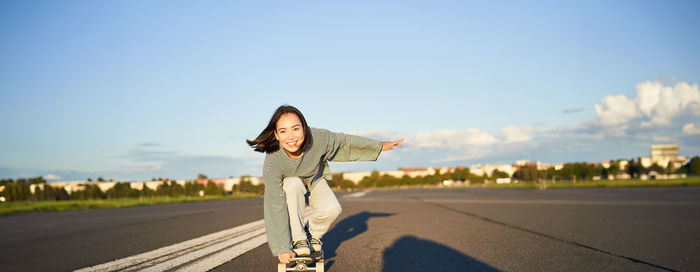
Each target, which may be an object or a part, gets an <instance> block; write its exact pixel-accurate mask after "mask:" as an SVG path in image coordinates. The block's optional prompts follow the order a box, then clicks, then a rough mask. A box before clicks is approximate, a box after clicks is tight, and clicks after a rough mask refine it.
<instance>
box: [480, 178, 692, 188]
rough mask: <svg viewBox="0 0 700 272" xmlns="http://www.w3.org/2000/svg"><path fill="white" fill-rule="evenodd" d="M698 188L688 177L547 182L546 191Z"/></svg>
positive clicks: (515, 185) (523, 184)
mask: <svg viewBox="0 0 700 272" xmlns="http://www.w3.org/2000/svg"><path fill="white" fill-rule="evenodd" d="M695 186H700V177H689V178H683V179H666V180H663V179H662V180H639V179H630V180H601V181H578V182H576V183H574V182H570V181H558V182H555V183H552V181H551V180H548V181H547V189H552V188H619V187H695ZM481 187H485V188H522V189H538V188H540V186H539V184H538V183H534V182H519V183H510V184H485V185H482V186H481Z"/></svg>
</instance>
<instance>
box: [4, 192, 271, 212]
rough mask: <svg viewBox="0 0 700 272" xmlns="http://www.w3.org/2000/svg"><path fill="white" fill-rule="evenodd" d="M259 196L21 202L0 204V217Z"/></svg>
mask: <svg viewBox="0 0 700 272" xmlns="http://www.w3.org/2000/svg"><path fill="white" fill-rule="evenodd" d="M253 197H260V195H257V194H252V193H240V194H233V195H227V196H204V197H153V198H141V199H139V198H122V199H98V200H66V201H38V202H31V201H23V202H5V203H0V216H2V215H12V214H24V213H42V212H62V211H79V210H91V209H108V208H123V207H135V206H149V205H159V204H171V203H187V202H200V201H213V200H222V199H237V198H253Z"/></svg>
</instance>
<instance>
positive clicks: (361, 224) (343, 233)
mask: <svg viewBox="0 0 700 272" xmlns="http://www.w3.org/2000/svg"><path fill="white" fill-rule="evenodd" d="M392 215H394V214H393V213H371V212H366V211H364V212H361V213H358V214H355V215H351V216H349V217H347V218H345V219H343V220H342V221H340V222H338V224H336V225H335V227H333V228H332V229H331V230H330V231H329V232H327V233H326V234H325V235H324V236H323V240H324V241H323V254H324V257H325V259H326V269H329V268H330V267H331V266H333V262H334V260H330V259H331V258H334V257H335V256H336V252H335V251H336V250H337V249H338V247H340V244H342V243H343V242H345V241H347V240H350V239H352V238H353V237H355V236H357V235H359V234H361V233H363V232H365V231H367V220H369V219H370V218H372V217H387V216H392Z"/></svg>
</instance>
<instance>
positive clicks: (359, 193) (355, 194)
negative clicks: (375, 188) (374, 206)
mask: <svg viewBox="0 0 700 272" xmlns="http://www.w3.org/2000/svg"><path fill="white" fill-rule="evenodd" d="M370 191H371V190H364V191H362V192H356V193H352V194H349V195H346V196H344V197H343V198H346V197H348V198H360V197H363V196H365V195H366V194H367V193H369V192H370Z"/></svg>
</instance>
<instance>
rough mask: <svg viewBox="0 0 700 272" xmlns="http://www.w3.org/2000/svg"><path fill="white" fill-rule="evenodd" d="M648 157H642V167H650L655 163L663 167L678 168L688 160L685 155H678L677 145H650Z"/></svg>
mask: <svg viewBox="0 0 700 272" xmlns="http://www.w3.org/2000/svg"><path fill="white" fill-rule="evenodd" d="M649 153H650V156H649V157H642V158H641V163H642V166H643V167H645V168H646V167H650V166H652V165H653V164H655V163H656V164H657V165H659V166H661V167H663V168H669V166H670V168H671V169H678V168H681V167H682V166H683V164H686V163H687V162H688V161H689V158H687V157H681V156H678V145H677V144H669V145H652V146H651V151H650V152H649Z"/></svg>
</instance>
